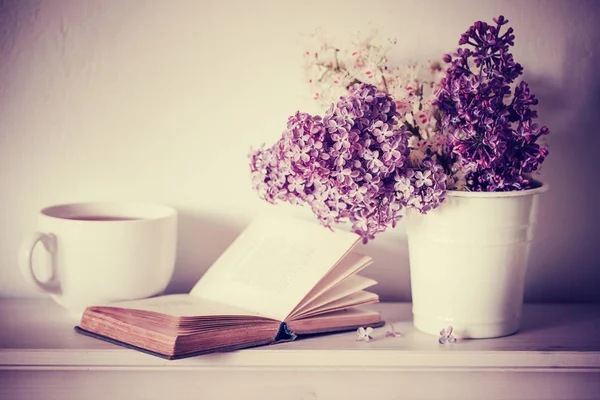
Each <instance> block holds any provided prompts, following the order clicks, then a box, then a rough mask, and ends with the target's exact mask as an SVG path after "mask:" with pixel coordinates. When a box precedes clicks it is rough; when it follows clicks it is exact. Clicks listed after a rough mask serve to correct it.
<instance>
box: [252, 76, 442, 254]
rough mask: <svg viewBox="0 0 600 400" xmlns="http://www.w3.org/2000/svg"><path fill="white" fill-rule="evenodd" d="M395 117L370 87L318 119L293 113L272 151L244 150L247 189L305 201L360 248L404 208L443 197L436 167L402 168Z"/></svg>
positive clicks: (390, 104)
mask: <svg viewBox="0 0 600 400" xmlns="http://www.w3.org/2000/svg"><path fill="white" fill-rule="evenodd" d="M397 117H398V112H397V111H396V105H395V102H394V99H393V98H392V97H391V96H390V95H389V94H386V93H384V92H380V91H378V90H377V88H376V87H375V86H373V85H369V84H361V85H360V86H357V87H356V88H355V89H354V90H352V91H351V93H350V94H349V95H348V96H342V97H341V98H340V100H339V102H338V103H337V104H335V105H333V104H332V105H331V107H330V108H329V110H328V111H327V112H326V114H325V116H324V117H320V116H312V115H309V114H305V113H300V112H297V113H296V114H295V115H293V116H291V117H290V118H289V119H288V125H287V129H286V130H285V131H284V132H283V134H282V137H281V139H280V140H278V141H277V142H276V143H275V144H274V145H273V146H272V147H270V148H265V147H264V146H262V147H261V148H259V149H258V150H256V151H251V153H250V169H251V173H252V185H253V187H254V189H255V190H256V191H257V192H258V194H259V197H260V198H262V199H264V200H266V201H268V202H269V203H273V204H275V203H277V202H278V201H287V202H289V203H291V204H307V205H308V206H309V207H311V209H312V212H313V213H314V214H315V215H316V216H317V218H318V220H319V221H320V222H321V223H322V224H323V225H325V226H327V227H331V226H332V225H333V224H334V223H343V222H350V223H351V224H352V230H353V231H354V232H355V233H357V234H359V235H360V236H361V237H362V238H363V241H364V242H365V243H366V242H367V241H368V240H370V239H373V238H374V237H375V234H377V233H379V232H383V231H385V230H386V229H387V227H389V226H392V227H393V226H395V225H396V222H397V221H398V220H399V219H400V218H401V211H402V209H403V208H404V207H409V206H412V207H416V208H417V209H419V211H421V212H427V211H428V210H430V209H432V208H435V207H437V206H438V205H439V204H440V203H441V202H442V201H443V200H444V196H445V189H446V186H445V180H446V176H445V174H444V173H443V169H442V168H441V167H440V166H437V165H434V164H433V163H431V162H429V163H423V168H418V169H415V168H413V167H411V166H410V165H409V164H408V154H409V149H408V138H409V136H410V132H408V131H407V129H406V127H405V126H399V123H398V119H397Z"/></svg>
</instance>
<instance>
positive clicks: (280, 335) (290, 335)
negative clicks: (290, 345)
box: [273, 322, 296, 343]
mask: <svg viewBox="0 0 600 400" xmlns="http://www.w3.org/2000/svg"><path fill="white" fill-rule="evenodd" d="M294 339H296V334H295V333H294V332H292V331H290V330H289V328H288V326H287V324H286V323H285V322H282V323H281V325H279V331H278V332H277V335H276V336H275V339H274V340H273V342H275V343H279V342H291V341H292V340H294Z"/></svg>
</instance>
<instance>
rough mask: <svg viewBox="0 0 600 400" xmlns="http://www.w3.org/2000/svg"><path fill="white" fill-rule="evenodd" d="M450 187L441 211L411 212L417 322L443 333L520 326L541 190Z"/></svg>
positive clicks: (490, 333) (507, 330)
mask: <svg viewBox="0 0 600 400" xmlns="http://www.w3.org/2000/svg"><path fill="white" fill-rule="evenodd" d="M547 188H548V187H547V185H541V186H540V187H537V188H534V189H530V190H524V191H513V192H489V193H488V192H483V193H482V192H458V191H449V192H448V194H447V198H446V201H445V202H444V203H443V204H442V205H441V206H440V207H439V208H437V209H435V210H433V211H430V212H429V213H427V214H426V215H422V214H420V213H418V211H415V210H408V212H407V216H406V217H407V218H406V229H407V234H408V246H409V257H410V275H411V289H412V301H413V317H414V320H413V323H414V325H415V327H416V328H417V329H418V330H420V331H423V332H426V333H431V334H434V335H439V332H440V330H441V329H442V328H445V327H447V326H448V325H451V326H452V327H453V328H454V331H453V334H454V336H456V337H459V338H492V337H499V336H506V335H510V334H512V333H514V332H516V331H518V330H519V326H520V322H521V309H522V305H523V290H524V285H525V272H526V268H527V261H528V256H529V248H530V244H531V240H532V238H533V228H534V226H535V223H536V218H537V217H536V215H537V213H536V209H537V202H538V198H539V196H538V195H539V194H540V193H542V192H545V191H546V190H547Z"/></svg>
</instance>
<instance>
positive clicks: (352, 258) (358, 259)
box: [291, 252, 373, 315]
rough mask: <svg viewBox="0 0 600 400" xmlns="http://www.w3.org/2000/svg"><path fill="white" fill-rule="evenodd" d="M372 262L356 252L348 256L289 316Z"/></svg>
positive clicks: (369, 258)
mask: <svg viewBox="0 0 600 400" xmlns="http://www.w3.org/2000/svg"><path fill="white" fill-rule="evenodd" d="M372 262H373V260H372V259H371V257H368V256H365V255H362V254H359V253H356V252H352V253H350V254H348V255H347V256H346V257H344V259H343V260H342V261H340V262H339V263H338V265H336V266H335V268H333V269H331V270H330V271H329V272H328V273H327V275H325V277H323V279H321V280H320V281H319V283H317V285H316V286H315V287H314V288H312V289H311V291H310V292H309V293H308V294H307V295H306V296H305V297H304V298H303V299H302V301H301V302H300V303H299V304H298V305H297V306H296V308H295V309H294V311H292V313H291V314H292V315H294V314H296V312H297V311H298V310H300V309H304V307H305V306H306V305H307V304H308V303H310V302H312V301H313V300H315V299H316V298H317V297H320V296H321V295H322V294H323V293H325V292H327V291H329V290H330V289H331V288H333V287H334V286H336V285H338V284H339V283H341V282H343V281H344V280H345V279H346V278H348V277H350V276H352V275H354V274H356V273H357V272H359V271H360V270H362V269H363V268H366V267H367V266H368V265H370V264H371V263H372Z"/></svg>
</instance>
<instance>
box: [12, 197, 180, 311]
mask: <svg viewBox="0 0 600 400" xmlns="http://www.w3.org/2000/svg"><path fill="white" fill-rule="evenodd" d="M38 229H39V230H38V231H37V232H33V233H31V234H30V235H29V236H28V237H27V238H26V239H25V240H24V241H23V243H22V245H21V250H20V256H19V258H20V259H19V264H20V267H21V271H22V272H23V275H24V276H25V278H26V279H27V280H28V281H30V282H31V283H32V284H34V285H35V286H37V287H38V288H39V289H41V290H42V291H44V292H47V293H49V294H50V295H51V297H52V298H53V299H54V300H55V301H56V302H57V303H59V304H60V305H62V306H63V307H65V308H66V309H68V310H69V311H70V312H71V314H73V315H74V316H80V315H81V313H82V312H83V310H84V309H85V307H87V306H90V305H98V304H105V303H108V302H112V301H120V300H135V299H141V298H145V297H150V296H153V295H156V294H159V293H161V292H162V291H164V290H165V288H166V287H167V285H168V283H169V281H170V280H171V277H172V275H173V271H174V268H175V257H176V247H177V212H176V211H175V210H173V209H172V208H169V207H165V206H161V205H156V204H146V203H119V202H115V203H79V204H64V205H57V206H52V207H47V208H44V209H42V210H41V211H40V213H39V216H38ZM38 244H42V245H43V247H44V249H45V250H46V252H47V256H48V258H47V260H48V262H47V264H48V265H49V270H50V271H49V273H48V274H47V275H49V279H47V280H46V279H39V277H38V275H37V274H36V270H39V268H34V265H33V264H34V263H33V259H32V254H33V251H34V248H35V247H36V245H38ZM36 261H37V257H36ZM37 267H39V266H37Z"/></svg>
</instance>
